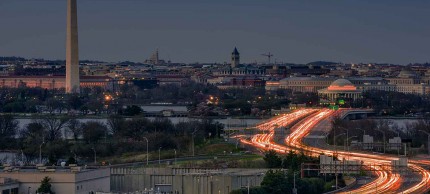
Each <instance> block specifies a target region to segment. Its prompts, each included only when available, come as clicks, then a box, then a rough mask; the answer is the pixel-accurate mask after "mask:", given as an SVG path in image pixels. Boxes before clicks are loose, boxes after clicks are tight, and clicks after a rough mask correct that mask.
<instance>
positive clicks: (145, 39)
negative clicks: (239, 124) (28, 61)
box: [0, 0, 430, 64]
mask: <svg viewBox="0 0 430 194" xmlns="http://www.w3.org/2000/svg"><path fill="white" fill-rule="evenodd" d="M78 9H79V11H78V12H79V33H80V34H79V44H80V58H81V59H95V60H104V61H110V62H117V61H124V60H130V61H136V62H143V61H144V60H145V59H147V58H149V56H150V55H151V54H152V52H154V51H155V50H156V49H157V48H158V49H159V51H160V57H161V58H163V59H166V60H168V59H170V60H172V61H173V62H220V63H222V62H229V57H230V53H231V52H232V50H233V48H234V47H235V46H237V48H238V49H239V52H240V53H241V60H242V62H254V61H258V62H263V61H265V60H266V59H265V58H264V57H263V56H261V54H263V53H266V52H271V53H273V54H274V55H275V56H274V59H276V60H277V61H278V62H279V61H282V62H293V63H307V62H312V61H317V60H326V61H336V62H345V63H350V62H353V63H359V62H364V63H368V62H379V63H385V62H386V63H395V64H407V63H411V62H412V63H413V62H419V63H423V62H430V25H429V23H430V11H429V10H430V1H428V0H379V1H375V0H314V1H310V0H296V1H289V0H151V1H150V0H78ZM65 31H66V0H0V56H22V57H27V58H46V59H64V58H65V37H66V32H65Z"/></svg>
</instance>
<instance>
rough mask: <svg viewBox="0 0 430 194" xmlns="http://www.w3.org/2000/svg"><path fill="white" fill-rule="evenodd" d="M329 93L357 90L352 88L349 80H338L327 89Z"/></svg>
mask: <svg viewBox="0 0 430 194" xmlns="http://www.w3.org/2000/svg"><path fill="white" fill-rule="evenodd" d="M327 90H329V91H344V90H348V91H351V90H357V87H355V86H354V84H352V83H351V82H350V81H349V80H347V79H338V80H336V81H334V82H333V83H332V84H331V85H330V86H329V87H328V88H327Z"/></svg>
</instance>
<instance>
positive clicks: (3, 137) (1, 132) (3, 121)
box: [0, 115, 18, 149]
mask: <svg viewBox="0 0 430 194" xmlns="http://www.w3.org/2000/svg"><path fill="white" fill-rule="evenodd" d="M17 129H18V122H17V121H16V120H15V119H14V118H13V116H11V115H0V149H7V148H10V147H11V146H13V143H14V142H15V135H16V131H17Z"/></svg>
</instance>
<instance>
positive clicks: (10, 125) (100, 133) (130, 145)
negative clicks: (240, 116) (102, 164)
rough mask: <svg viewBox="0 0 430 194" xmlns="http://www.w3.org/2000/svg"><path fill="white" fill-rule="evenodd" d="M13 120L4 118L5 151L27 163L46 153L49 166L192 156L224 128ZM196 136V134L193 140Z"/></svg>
mask: <svg viewBox="0 0 430 194" xmlns="http://www.w3.org/2000/svg"><path fill="white" fill-rule="evenodd" d="M18 126H19V125H18V121H17V120H16V119H15V118H14V117H13V116H12V115H0V150H16V151H21V152H22V153H23V154H24V155H25V158H26V161H24V162H25V163H31V162H35V161H37V159H38V157H39V151H40V149H41V148H42V149H41V150H42V155H43V157H44V158H47V159H48V163H50V164H55V163H56V161H58V160H59V159H69V158H71V159H73V160H81V161H82V160H83V161H85V160H87V161H88V160H90V158H92V156H93V155H94V152H96V153H97V156H101V157H110V156H121V155H122V154H124V153H130V152H132V153H136V152H141V153H146V139H147V140H148V142H149V144H148V145H149V146H148V147H149V151H155V150H158V148H160V147H162V148H163V149H166V150H168V149H176V150H178V151H179V152H182V153H185V154H186V153H187V152H190V148H191V142H192V138H193V136H194V138H195V140H194V141H195V143H196V144H200V143H203V142H204V140H205V139H212V138H217V137H219V134H220V131H221V130H222V129H223V125H222V124H220V123H215V122H213V121H211V120H199V121H197V120H196V121H187V122H179V123H177V124H173V123H172V122H171V121H170V120H169V119H167V118H156V119H155V120H149V119H147V118H142V117H134V118H127V119H126V118H124V117H121V116H118V115H112V116H110V117H109V118H108V119H107V121H106V122H100V121H96V120H90V121H82V120H79V119H78V118H77V117H74V116H60V117H55V116H46V117H44V118H40V119H34V120H32V121H31V122H30V123H29V124H27V125H26V126H25V127H23V128H22V129H19V127H18ZM192 134H194V135H192Z"/></svg>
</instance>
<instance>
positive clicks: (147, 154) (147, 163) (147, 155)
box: [143, 137, 149, 166]
mask: <svg viewBox="0 0 430 194" xmlns="http://www.w3.org/2000/svg"><path fill="white" fill-rule="evenodd" d="M143 139H144V140H146V166H148V165H149V149H148V145H149V141H148V138H146V137H143Z"/></svg>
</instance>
